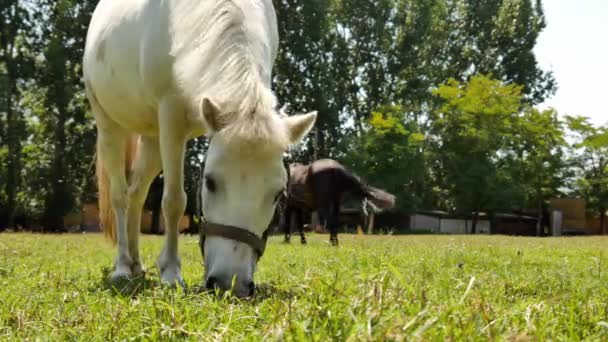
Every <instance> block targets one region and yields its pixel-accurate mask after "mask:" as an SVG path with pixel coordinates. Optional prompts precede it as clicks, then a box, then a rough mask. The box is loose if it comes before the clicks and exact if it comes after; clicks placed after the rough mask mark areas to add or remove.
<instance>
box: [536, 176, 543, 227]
mask: <svg viewBox="0 0 608 342" xmlns="http://www.w3.org/2000/svg"><path fill="white" fill-rule="evenodd" d="M536 196H537V199H538V214H537V217H536V236H541V235H542V233H543V232H542V227H543V190H542V178H540V179H539V182H538V186H537V187H536Z"/></svg>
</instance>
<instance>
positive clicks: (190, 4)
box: [172, 0, 289, 149]
mask: <svg viewBox="0 0 608 342" xmlns="http://www.w3.org/2000/svg"><path fill="white" fill-rule="evenodd" d="M176 3H177V4H176V10H177V13H179V15H177V16H175V17H176V19H179V20H175V22H173V23H172V27H173V29H174V31H175V32H179V35H175V36H179V37H180V40H179V41H176V42H174V46H173V48H172V55H174V56H176V63H175V69H176V70H175V72H176V76H177V79H178V85H179V86H180V87H181V88H182V90H183V91H184V92H185V93H186V94H189V97H190V98H191V99H193V100H194V104H195V105H198V104H199V103H201V101H202V99H203V98H204V97H209V98H211V99H212V100H213V101H214V102H215V103H217V104H218V105H219V106H220V109H221V111H220V113H219V115H218V117H217V118H216V120H217V123H218V124H219V126H220V127H223V129H222V130H221V131H220V132H215V133H220V134H221V135H222V136H223V137H224V138H225V139H226V140H227V141H235V142H238V141H241V142H243V143H251V142H258V143H259V142H265V143H267V144H272V145H276V147H277V148H283V149H284V148H286V147H287V145H288V142H289V139H288V137H287V134H286V132H284V131H285V130H284V129H280V128H281V127H279V125H280V124H281V122H280V120H277V119H278V117H279V116H278V115H277V114H276V113H275V111H274V108H275V106H276V98H275V97H274V95H273V94H272V91H271V90H270V81H271V80H270V73H271V68H272V56H271V55H272V52H271V51H270V50H271V45H272V44H271V43H270V42H269V41H268V40H270V39H271V37H267V35H265V34H264V31H263V29H260V28H259V27H253V26H260V25H261V26H264V25H263V23H257V22H256V23H254V24H253V25H252V24H251V23H250V21H252V20H253V21H255V20H254V19H255V18H253V19H252V18H251V17H252V16H255V15H256V13H254V14H250V13H249V14H246V9H243V8H242V6H246V5H245V4H242V3H240V2H239V1H235V0H222V1H198V0H190V1H178V2H176ZM256 24H257V25H256ZM205 52H211V53H205ZM210 71H212V72H210Z"/></svg>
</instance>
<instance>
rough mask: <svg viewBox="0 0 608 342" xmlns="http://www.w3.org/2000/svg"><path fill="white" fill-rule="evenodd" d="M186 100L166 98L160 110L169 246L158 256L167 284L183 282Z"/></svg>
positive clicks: (160, 268) (163, 279)
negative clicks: (180, 252) (180, 240)
mask: <svg viewBox="0 0 608 342" xmlns="http://www.w3.org/2000/svg"><path fill="white" fill-rule="evenodd" d="M185 118H186V114H185V111H184V107H183V105H182V103H181V102H180V101H179V100H178V99H177V98H175V97H172V96H170V97H165V98H163V100H162V101H161V104H160V109H159V128H160V129H159V130H160V140H159V143H160V154H161V160H162V167H163V178H164V184H165V186H164V191H163V199H162V210H163V216H164V218H165V236H166V241H165V246H164V247H163V250H162V252H161V254H160V256H159V257H158V260H157V266H158V268H159V270H160V277H161V280H162V281H163V282H164V283H167V284H171V285H174V284H177V283H179V284H182V285H183V280H182V277H181V274H180V268H181V262H180V259H179V257H178V241H177V240H178V233H179V232H178V225H179V221H180V219H181V217H182V216H183V214H184V210H185V209H186V192H185V191H184V154H185V150H186V140H187V134H186V133H187V130H186V120H185Z"/></svg>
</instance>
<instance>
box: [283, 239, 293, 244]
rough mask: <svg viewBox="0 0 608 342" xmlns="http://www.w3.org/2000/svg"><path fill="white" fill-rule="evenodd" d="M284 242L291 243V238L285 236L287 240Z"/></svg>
mask: <svg viewBox="0 0 608 342" xmlns="http://www.w3.org/2000/svg"><path fill="white" fill-rule="evenodd" d="M283 243H291V239H288V238H285V240H283Z"/></svg>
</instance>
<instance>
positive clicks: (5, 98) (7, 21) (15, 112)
mask: <svg viewBox="0 0 608 342" xmlns="http://www.w3.org/2000/svg"><path fill="white" fill-rule="evenodd" d="M28 5H29V4H28V3H27V2H26V1H20V0H6V1H2V3H1V4H0V122H1V123H2V125H1V128H2V131H1V132H0V142H1V143H2V144H1V145H0V146H2V147H1V148H0V158H1V159H0V162H1V163H2V164H1V167H0V184H2V185H3V192H4V194H3V195H2V196H0V200H3V202H2V203H0V204H1V205H0V206H1V207H3V210H0V218H2V217H4V219H0V230H1V229H3V228H4V227H5V226H13V225H14V218H15V212H16V210H17V207H18V205H19V202H18V198H17V197H18V191H19V188H20V186H21V170H22V166H23V165H22V148H23V141H24V140H25V132H26V127H25V120H24V117H23V111H21V110H20V108H19V103H18V102H19V96H20V91H21V89H23V86H24V83H25V82H27V81H28V80H29V79H30V78H31V77H32V75H33V60H34V55H33V54H32V49H31V44H32V41H33V40H34V38H35V30H34V28H35V27H36V22H37V20H38V19H40V16H41V15H40V12H37V11H35V10H33V9H31V8H28ZM3 221H4V222H3Z"/></svg>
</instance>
